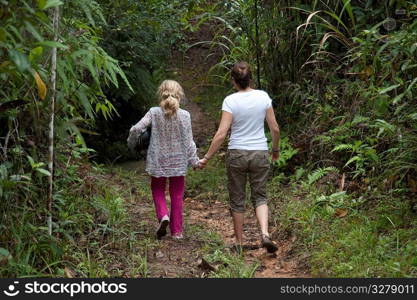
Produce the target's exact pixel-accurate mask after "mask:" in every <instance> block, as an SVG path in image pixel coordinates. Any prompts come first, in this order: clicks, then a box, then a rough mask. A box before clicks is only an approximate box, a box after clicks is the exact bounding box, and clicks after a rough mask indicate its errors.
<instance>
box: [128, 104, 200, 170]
mask: <svg viewBox="0 0 417 300" xmlns="http://www.w3.org/2000/svg"><path fill="white" fill-rule="evenodd" d="M148 126H152V134H151V139H150V143H149V148H148V153H147V156H146V172H147V173H148V174H149V175H151V176H153V177H175V176H185V175H186V173H187V168H188V167H190V166H192V167H196V166H198V160H199V159H198V156H197V148H196V145H195V143H194V140H193V133H192V129H191V118H190V113H189V112H188V111H186V110H183V109H178V111H177V113H176V114H175V115H173V116H172V117H171V118H166V117H165V115H164V112H163V110H162V109H161V108H160V107H152V108H151V109H150V110H149V111H148V112H147V113H146V115H145V116H144V117H143V118H142V119H141V120H140V121H139V122H138V123H137V124H136V125H134V126H133V127H132V128H131V129H130V132H129V137H128V139H127V142H128V145H129V148H131V146H132V144H133V143H134V141H135V140H136V138H137V136H138V135H139V134H140V133H141V132H143V131H144V130H146V128H147V127H148Z"/></svg>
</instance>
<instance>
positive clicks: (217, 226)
mask: <svg viewBox="0 0 417 300" xmlns="http://www.w3.org/2000/svg"><path fill="white" fill-rule="evenodd" d="M212 34H213V33H212V32H211V29H210V27H209V26H203V27H202V28H201V30H200V31H199V32H196V33H194V34H193V35H191V36H190V37H189V38H190V41H189V43H190V44H192V43H194V42H196V41H199V40H209V39H210V38H211V35H212ZM207 54H208V48H206V47H201V46H200V47H195V48H191V49H189V51H187V52H186V53H185V54H184V55H185V56H184V57H182V61H183V64H182V66H178V65H175V64H173V65H174V66H175V67H173V69H174V71H176V72H177V74H178V77H179V78H178V80H180V82H181V83H182V85H183V86H184V88H185V93H186V95H187V98H188V99H189V100H188V101H186V103H184V104H183V105H182V107H183V108H185V109H186V110H188V111H189V112H190V114H191V117H192V123H193V124H192V125H193V134H194V139H195V141H196V144H197V146H199V147H201V146H205V145H207V144H208V142H209V139H210V138H211V137H212V136H213V135H214V133H215V130H216V122H215V121H213V119H212V118H210V117H209V116H208V115H207V114H206V113H204V112H203V111H202V110H201V108H200V106H199V105H198V104H197V103H195V102H194V101H193V99H195V98H198V97H199V96H201V95H199V93H202V90H203V86H204V82H205V81H206V78H205V75H204V74H206V71H207V70H208V69H209V68H210V67H211V66H212V65H213V64H214V63H215V62H216V59H218V58H219V57H217V58H216V55H213V56H211V58H210V60H206V57H207ZM181 56H182V54H180V53H177V54H176V55H174V59H178V58H179V57H181ZM200 154H202V153H200ZM201 172H204V170H203V171H201ZM167 197H168V194H167ZM129 211H130V214H131V218H132V220H138V219H141V220H142V223H144V224H147V226H146V227H144V233H143V234H144V237H149V236H153V234H154V233H153V231H154V229H155V228H156V226H157V224H156V220H155V217H154V211H153V203H152V202H151V201H149V202H148V203H147V204H146V205H142V206H138V205H136V204H135V203H131V205H130V207H129ZM184 214H185V220H184V224H185V227H186V228H185V232H186V236H185V239H184V240H182V241H175V240H172V239H171V238H170V237H166V238H164V239H163V240H162V242H161V243H160V244H159V246H158V247H155V248H152V250H150V252H149V253H148V255H147V256H148V264H149V276H151V277H205V276H208V273H209V272H208V271H207V268H205V267H204V266H202V264H201V258H202V253H201V251H200V249H201V248H202V247H204V245H205V242H206V241H205V239H204V237H202V236H201V233H200V234H197V235H196V234H192V233H191V234H190V232H189V228H190V227H193V226H194V227H195V226H198V227H200V228H201V227H202V228H203V230H207V234H208V232H209V231H215V232H217V233H218V234H219V235H220V236H221V238H222V240H223V241H224V243H225V244H226V245H231V244H233V241H234V237H233V225H232V219H231V217H230V213H229V210H228V207H227V204H225V203H223V202H221V201H199V200H196V199H192V198H186V199H185V205H184ZM187 227H188V228H187ZM203 235H204V234H203ZM244 236H245V245H246V246H245V248H244V249H245V251H244V260H245V262H247V263H248V264H251V263H254V262H258V263H259V267H258V269H257V270H256V273H255V277H269V278H271V277H276V278H283V277H287V278H288V277H309V275H308V274H307V273H306V272H305V271H303V268H301V267H300V266H299V264H298V262H297V259H296V258H294V257H291V256H290V253H291V249H292V240H291V238H289V239H284V240H279V241H277V244H278V246H279V250H278V252H277V253H276V254H268V253H267V252H266V251H265V249H262V248H259V243H260V240H259V230H258V226H257V222H256V218H255V216H254V213H253V211H252V210H250V209H248V211H247V214H246V219H245V227H244ZM138 238H141V237H140V236H138ZM224 251H228V249H227V250H226V249H224Z"/></svg>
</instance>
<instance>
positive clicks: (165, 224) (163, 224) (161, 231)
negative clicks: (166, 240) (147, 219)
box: [156, 215, 169, 240]
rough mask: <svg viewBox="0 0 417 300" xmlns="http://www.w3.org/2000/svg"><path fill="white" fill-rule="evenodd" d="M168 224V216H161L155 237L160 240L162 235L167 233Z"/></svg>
mask: <svg viewBox="0 0 417 300" xmlns="http://www.w3.org/2000/svg"><path fill="white" fill-rule="evenodd" d="M168 224H169V218H168V216H166V215H165V216H163V217H162V219H161V221H160V222H159V227H158V230H157V231H156V238H157V239H158V240H160V239H161V238H162V237H163V236H165V235H166V234H167V227H168Z"/></svg>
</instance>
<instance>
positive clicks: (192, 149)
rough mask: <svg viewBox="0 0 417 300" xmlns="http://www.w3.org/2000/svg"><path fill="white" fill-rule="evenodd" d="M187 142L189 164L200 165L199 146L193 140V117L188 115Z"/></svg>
mask: <svg viewBox="0 0 417 300" xmlns="http://www.w3.org/2000/svg"><path fill="white" fill-rule="evenodd" d="M185 142H186V144H187V145H188V147H187V157H188V166H192V167H198V161H199V159H198V156H197V147H196V145H195V143H194V140H193V129H192V126H191V117H190V116H189V115H188V118H187V126H186V134H185Z"/></svg>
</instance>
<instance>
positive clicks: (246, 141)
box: [200, 62, 280, 253]
mask: <svg viewBox="0 0 417 300" xmlns="http://www.w3.org/2000/svg"><path fill="white" fill-rule="evenodd" d="M231 77H232V83H233V87H234V88H235V89H236V90H237V92H236V93H234V94H232V95H229V96H227V97H226V98H225V99H224V101H223V106H222V111H223V112H222V117H221V121H220V125H219V128H218V130H217V133H216V134H215V136H214V138H213V141H212V143H211V145H210V148H209V150H208V152H207V154H206V155H205V156H204V158H203V159H201V160H200V166H201V167H204V166H206V164H207V162H208V161H209V160H210V159H211V158H212V157H213V155H214V154H215V153H216V152H217V150H218V149H219V148H220V146H221V145H222V143H223V141H224V139H225V138H226V135H227V132H228V131H229V129H230V128H231V135H230V141H229V147H228V153H227V158H226V168H227V176H228V190H229V198H230V208H231V212H232V218H233V223H234V231H235V237H236V242H237V247H238V249H242V242H243V237H242V235H243V221H244V220H243V219H244V210H245V206H244V203H245V199H246V182H247V179H248V178H249V184H250V188H251V201H252V204H253V206H254V208H255V212H256V217H257V219H258V223H259V225H260V229H261V241H262V246H263V247H265V248H266V249H267V251H268V252H270V253H273V252H275V251H277V249H278V248H277V246H276V245H275V243H274V242H272V241H271V239H270V237H269V232H268V205H267V196H266V181H267V178H268V171H269V159H268V156H269V155H268V144H267V139H266V137H265V132H264V122H265V118H266V121H267V123H268V126H269V129H270V131H271V134H272V152H271V153H272V161H276V160H277V159H278V156H279V138H280V137H279V136H280V131H279V126H278V123H277V121H276V119H275V113H274V110H273V108H272V100H271V98H270V97H269V96H268V94H267V93H266V92H264V91H261V90H256V89H252V88H251V87H250V83H251V79H252V75H251V71H250V67H249V65H248V64H247V63H246V62H240V63H237V64H235V65H234V66H233V69H232V72H231Z"/></svg>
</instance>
